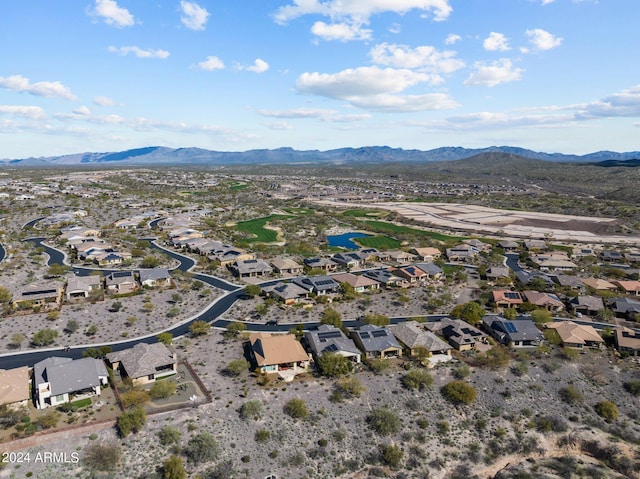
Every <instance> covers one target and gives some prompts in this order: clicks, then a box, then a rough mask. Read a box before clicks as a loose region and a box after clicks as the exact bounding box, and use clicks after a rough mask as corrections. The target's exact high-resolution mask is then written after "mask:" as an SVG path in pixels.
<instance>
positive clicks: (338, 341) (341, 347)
mask: <svg viewBox="0 0 640 479" xmlns="http://www.w3.org/2000/svg"><path fill="white" fill-rule="evenodd" d="M304 338H305V341H306V343H307V344H308V345H309V348H310V349H311V351H312V353H313V354H314V355H315V356H316V357H318V356H322V355H323V354H324V353H335V354H339V355H340V356H344V357H346V358H349V359H351V360H352V361H353V362H355V363H359V362H360V350H359V349H358V348H357V347H356V345H355V343H354V342H353V340H352V339H350V338H347V337H346V336H345V335H344V333H343V332H342V331H341V330H340V329H339V328H336V327H335V326H331V325H330V324H321V325H320V326H318V329H317V330H315V331H307V332H306V333H305V335H304Z"/></svg>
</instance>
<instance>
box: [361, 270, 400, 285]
mask: <svg viewBox="0 0 640 479" xmlns="http://www.w3.org/2000/svg"><path fill="white" fill-rule="evenodd" d="M363 276H366V277H367V278H371V279H373V280H375V281H377V282H378V283H380V284H381V285H383V286H384V287H385V288H393V287H396V286H400V285H402V283H403V282H404V281H405V280H404V279H402V278H401V277H399V276H396V275H395V274H393V273H392V272H391V271H389V270H387V269H384V268H383V269H370V270H368V271H365V272H364V273H363Z"/></svg>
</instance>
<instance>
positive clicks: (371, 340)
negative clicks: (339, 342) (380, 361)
mask: <svg viewBox="0 0 640 479" xmlns="http://www.w3.org/2000/svg"><path fill="white" fill-rule="evenodd" d="M351 334H352V335H355V336H357V337H358V338H359V341H360V343H361V344H362V347H363V349H364V350H365V352H367V353H371V352H380V351H385V350H387V349H390V348H395V349H398V350H400V351H401V350H402V346H400V344H399V343H398V341H397V340H396V338H395V337H394V336H393V333H392V332H391V330H389V329H388V328H380V327H378V326H374V325H372V324H366V325H364V326H362V327H361V328H360V329H358V330H355V331H352V333H351Z"/></svg>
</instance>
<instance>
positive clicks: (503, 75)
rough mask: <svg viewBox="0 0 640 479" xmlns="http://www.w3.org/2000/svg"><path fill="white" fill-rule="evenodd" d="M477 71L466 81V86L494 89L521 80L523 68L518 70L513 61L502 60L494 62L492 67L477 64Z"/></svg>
mask: <svg viewBox="0 0 640 479" xmlns="http://www.w3.org/2000/svg"><path fill="white" fill-rule="evenodd" d="M475 67H476V71H474V72H473V73H472V74H471V75H469V78H467V79H466V80H465V81H464V84H465V85H474V86H476V85H479V86H488V87H494V86H496V85H500V84H501V83H509V82H512V81H516V80H520V78H521V75H522V72H523V71H524V70H523V69H522V68H517V67H515V66H514V65H513V63H511V60H509V59H506V58H501V59H500V60H497V61H495V62H493V63H492V64H491V65H485V64H482V63H476V65H475Z"/></svg>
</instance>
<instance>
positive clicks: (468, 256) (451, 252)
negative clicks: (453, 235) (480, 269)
mask: <svg viewBox="0 0 640 479" xmlns="http://www.w3.org/2000/svg"><path fill="white" fill-rule="evenodd" d="M478 253H479V250H478V248H476V247H475V246H471V245H468V244H464V245H458V246H454V247H453V248H447V250H446V254H447V259H448V260H449V261H459V262H467V263H470V262H472V261H473V260H474V258H475V257H476V256H477V255H478Z"/></svg>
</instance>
